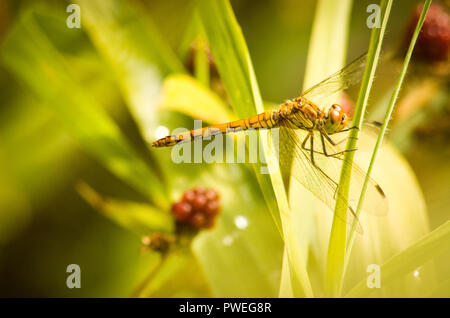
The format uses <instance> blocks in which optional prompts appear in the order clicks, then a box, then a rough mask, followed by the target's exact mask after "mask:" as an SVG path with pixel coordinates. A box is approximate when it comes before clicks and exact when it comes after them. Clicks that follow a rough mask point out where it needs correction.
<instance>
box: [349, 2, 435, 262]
mask: <svg viewBox="0 0 450 318" xmlns="http://www.w3.org/2000/svg"><path fill="white" fill-rule="evenodd" d="M431 2H432V0H427V1H426V2H425V4H424V7H423V9H422V13H421V15H420V18H419V21H418V22H417V25H416V29H415V31H414V34H413V37H412V39H411V42H410V44H409V47H408V51H407V53H406V56H405V60H404V61H403V66H402V70H401V73H400V76H399V78H398V80H397V84H396V86H395V89H394V92H393V93H392V96H391V99H390V101H389V106H388V109H387V111H386V114H385V117H384V120H383V124H382V125H381V128H380V132H379V134H378V138H377V141H376V143H375V147H374V149H373V152H372V157H371V159H370V164H369V168H368V169H367V175H366V178H365V180H364V184H363V187H362V189H361V195H360V197H359V201H358V206H357V208H356V215H357V216H359V215H360V213H361V210H362V206H363V202H364V197H365V194H366V191H367V185H368V182H369V180H370V174H371V173H372V169H373V166H374V164H375V159H376V157H377V154H378V150H379V148H380V146H381V145H382V143H383V138H384V135H385V133H386V129H387V125H388V124H389V121H390V119H391V116H392V112H393V111H394V107H395V105H396V101H397V99H398V95H399V93H400V89H401V87H402V84H403V80H404V78H405V75H406V71H407V70H408V65H409V62H410V60H411V56H412V53H413V50H414V46H415V44H416V41H417V38H418V36H419V33H420V30H421V29H422V25H423V22H424V21H425V17H426V14H427V12H428V8H429V7H430V5H431ZM356 222H357V219H356V218H355V220H354V221H353V224H352V228H351V231H350V237H349V240H348V242H347V251H346V259H347V261H346V263H347V262H348V258H349V256H350V253H351V249H352V247H353V243H354V240H355V227H356Z"/></svg>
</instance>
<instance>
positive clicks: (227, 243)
mask: <svg viewBox="0 0 450 318" xmlns="http://www.w3.org/2000/svg"><path fill="white" fill-rule="evenodd" d="M233 242H234V239H233V237H232V236H230V235H227V236H225V237H224V238H223V240H222V243H223V245H225V246H231V245H232V244H233Z"/></svg>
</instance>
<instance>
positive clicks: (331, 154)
mask: <svg viewBox="0 0 450 318" xmlns="http://www.w3.org/2000/svg"><path fill="white" fill-rule="evenodd" d="M324 137H325V138H326V139H327V140H328V142H330V143H331V141H332V140H331V138H330V137H329V136H328V135H326V134H320V139H321V141H322V149H323V154H324V155H325V156H326V157H334V158H338V159H340V157H339V156H340V155H342V154H343V153H346V152H350V151H355V150H357V148H355V149H346V150H343V151H339V152H335V153H330V154H329V153H328V152H327V147H326V146H325V138H324ZM330 140H331V141H330ZM331 144H332V143H331Z"/></svg>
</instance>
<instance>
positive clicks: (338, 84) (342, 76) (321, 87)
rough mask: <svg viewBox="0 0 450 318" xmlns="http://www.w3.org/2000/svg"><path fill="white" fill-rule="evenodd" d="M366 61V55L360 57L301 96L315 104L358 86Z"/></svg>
mask: <svg viewBox="0 0 450 318" xmlns="http://www.w3.org/2000/svg"><path fill="white" fill-rule="evenodd" d="M366 61H367V53H366V54H363V55H361V56H360V57H358V58H357V59H356V60H354V61H353V62H351V63H350V64H349V65H347V66H346V67H344V68H343V69H341V70H340V71H337V72H336V73H334V74H333V75H331V76H329V77H327V78H326V79H324V80H323V81H321V82H320V83H318V84H316V85H314V86H313V87H311V88H309V89H307V90H306V91H305V92H303V93H302V95H301V96H303V97H305V98H307V99H309V100H311V101H313V102H316V103H317V102H319V100H320V99H322V98H325V97H328V96H331V95H333V94H336V93H337V92H340V91H343V90H346V89H348V88H351V87H353V86H355V85H357V84H359V83H360V82H361V79H362V76H363V74H364V68H365V65H366Z"/></svg>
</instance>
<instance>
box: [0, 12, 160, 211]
mask: <svg viewBox="0 0 450 318" xmlns="http://www.w3.org/2000/svg"><path fill="white" fill-rule="evenodd" d="M48 19H57V22H59V23H61V25H64V23H65V20H64V19H63V18H60V17H54V16H48V15H42V14H40V13H37V12H30V13H29V14H27V15H26V16H25V17H23V18H22V19H21V20H20V21H19V22H18V23H17V25H16V26H15V27H14V28H13V30H12V31H11V33H10V34H9V36H8V38H7V39H6V40H5V43H4V47H3V50H2V59H3V61H4V63H5V65H6V67H7V68H9V69H10V70H11V71H12V72H13V74H15V75H16V76H17V77H18V78H19V79H20V80H21V81H23V82H24V83H25V84H26V85H27V86H28V87H29V88H30V90H31V91H32V92H33V93H34V95H35V96H37V97H38V98H39V100H41V101H42V102H43V103H44V104H45V105H46V106H48V107H49V108H50V109H51V110H52V111H53V112H54V114H55V115H56V116H57V117H58V119H60V120H61V122H63V123H64V124H65V127H66V129H67V130H68V131H69V132H70V133H71V135H72V136H73V137H74V138H75V139H76V140H77V141H78V142H79V144H80V145H81V147H82V148H83V149H84V150H86V151H87V152H89V153H90V154H91V155H92V156H93V157H95V158H96V159H98V160H99V161H100V162H101V163H102V164H103V165H104V166H105V167H106V168H107V169H109V170H110V171H111V172H112V173H114V174H115V175H116V176H117V177H119V178H121V179H122V180H124V181H125V182H126V183H128V184H130V185H131V186H133V187H134V188H135V189H136V190H137V191H139V192H141V193H142V194H144V195H145V196H146V197H148V198H149V199H151V200H153V201H154V203H155V204H157V205H159V206H161V207H165V206H167V204H168V203H167V199H166V198H167V196H166V194H165V192H164V190H165V189H164V187H163V185H162V184H161V181H160V180H159V178H158V177H157V175H156V174H155V173H154V171H152V170H150V169H149V167H148V166H147V165H146V164H145V162H144V161H143V160H142V159H141V158H140V157H139V156H138V155H137V154H136V153H135V151H134V150H133V149H132V148H131V146H130V144H129V143H128V141H127V140H126V139H125V137H124V136H123V135H122V133H121V132H120V130H119V128H118V127H117V125H116V124H115V123H114V122H113V121H112V120H111V118H110V117H108V115H107V114H106V113H105V111H104V110H103V109H102V108H101V107H100V105H99V103H98V102H97V101H96V100H94V99H93V98H92V96H90V95H89V94H88V93H87V91H86V90H84V89H83V88H82V87H81V86H80V84H78V83H77V82H76V81H75V80H73V77H72V76H71V74H72V72H73V71H74V70H73V69H71V67H70V64H68V62H67V61H66V60H65V59H64V58H63V56H62V55H61V54H60V52H59V51H58V50H57V48H56V47H55V46H54V43H52V42H51V41H50V40H49V38H48V36H47V35H46V34H45V32H44V31H43V30H42V28H41V26H40V24H39V22H38V21H46V20H48ZM67 30H68V31H65V32H66V36H67V37H70V36H71V33H70V29H67Z"/></svg>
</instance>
